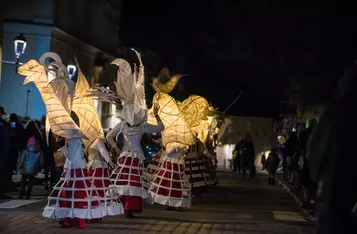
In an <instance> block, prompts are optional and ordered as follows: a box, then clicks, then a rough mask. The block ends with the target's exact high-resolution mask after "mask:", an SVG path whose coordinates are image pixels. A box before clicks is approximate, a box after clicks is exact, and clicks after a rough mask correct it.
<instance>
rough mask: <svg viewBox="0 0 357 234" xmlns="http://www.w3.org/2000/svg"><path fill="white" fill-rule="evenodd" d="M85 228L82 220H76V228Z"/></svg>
mask: <svg viewBox="0 0 357 234" xmlns="http://www.w3.org/2000/svg"><path fill="white" fill-rule="evenodd" d="M85 227H86V224H85V222H84V219H76V228H80V229H84V228H85Z"/></svg>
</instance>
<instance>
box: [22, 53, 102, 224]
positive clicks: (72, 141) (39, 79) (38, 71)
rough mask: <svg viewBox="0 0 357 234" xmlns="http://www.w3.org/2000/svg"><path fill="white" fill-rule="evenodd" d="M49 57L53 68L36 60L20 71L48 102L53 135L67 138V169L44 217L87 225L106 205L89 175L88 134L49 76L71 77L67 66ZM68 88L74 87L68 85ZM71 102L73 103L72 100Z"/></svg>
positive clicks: (57, 185)
mask: <svg viewBox="0 0 357 234" xmlns="http://www.w3.org/2000/svg"><path fill="white" fill-rule="evenodd" d="M54 55H56V54H54ZM44 56H46V55H44ZM49 57H51V58H53V59H55V61H54V62H52V63H50V65H51V66H52V70H49V69H46V67H45V66H44V65H41V64H39V63H38V62H37V61H35V60H30V61H29V62H27V63H25V64H24V65H22V66H21V67H19V74H21V75H23V76H26V78H25V81H24V84H27V83H29V82H34V84H35V85H36V87H37V89H38V90H39V92H40V94H41V96H42V99H43V101H44V103H45V105H46V109H47V119H48V121H49V125H50V127H51V130H52V132H53V134H55V135H57V136H59V137H62V138H64V139H65V140H66V145H65V146H64V147H63V150H62V151H63V154H64V156H65V157H66V163H65V166H64V172H63V174H62V176H61V179H60V182H58V183H57V184H56V185H55V186H54V188H53V191H52V193H51V194H50V196H49V198H48V204H47V206H46V207H45V209H44V211H43V216H44V217H47V218H53V219H60V224H61V225H62V226H65V227H69V226H76V227H78V228H84V227H85V223H84V219H87V218H89V219H91V218H102V217H103V214H104V212H103V208H102V207H101V206H99V203H100V201H99V200H98V196H96V194H94V193H95V190H93V188H92V187H91V183H90V179H89V177H88V174H87V168H86V167H87V165H86V162H85V159H84V151H83V146H82V144H83V143H82V139H85V138H86V136H85V135H84V134H83V133H82V132H81V131H80V129H79V127H78V126H77V125H76V123H75V122H74V121H73V119H72V118H71V117H70V114H69V112H68V110H67V109H66V108H65V107H64V105H63V104H62V102H61V100H60V99H59V98H58V97H57V96H56V95H55V92H54V91H53V89H52V87H51V86H50V85H49V82H48V78H47V75H46V73H47V72H55V73H56V77H57V78H56V79H67V77H68V75H67V69H66V67H65V66H64V65H63V64H62V62H61V60H60V58H59V56H58V55H56V56H49ZM40 60H41V59H40ZM68 88H70V87H69V86H67V89H68ZM67 91H68V90H67ZM72 93H73V92H72ZM66 94H68V92H67V93H66ZM66 99H67V97H66ZM67 100H69V101H70V100H73V98H72V97H69V98H68V99H67ZM69 104H70V105H71V103H69Z"/></svg>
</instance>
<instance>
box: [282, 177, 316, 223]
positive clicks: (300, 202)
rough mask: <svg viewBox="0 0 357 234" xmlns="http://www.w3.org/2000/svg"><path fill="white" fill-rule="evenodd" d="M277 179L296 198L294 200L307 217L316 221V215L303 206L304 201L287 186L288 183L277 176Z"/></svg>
mask: <svg viewBox="0 0 357 234" xmlns="http://www.w3.org/2000/svg"><path fill="white" fill-rule="evenodd" d="M275 180H276V181H278V182H279V183H280V185H281V186H282V187H283V188H284V189H285V190H286V191H287V192H288V193H289V195H290V196H291V197H292V198H293V199H294V202H295V203H296V204H297V205H298V206H299V208H300V210H301V211H302V212H303V213H304V214H305V215H306V217H307V218H308V219H309V220H311V221H316V217H314V216H312V215H311V214H310V212H309V211H308V210H306V209H304V208H302V205H303V204H304V203H303V202H302V201H301V200H300V199H299V198H298V197H297V196H296V195H295V194H294V193H293V192H292V191H291V189H290V188H289V187H288V186H286V184H285V183H284V182H283V181H281V180H280V179H278V178H276V177H275Z"/></svg>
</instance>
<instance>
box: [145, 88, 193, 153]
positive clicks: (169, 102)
mask: <svg viewBox="0 0 357 234" xmlns="http://www.w3.org/2000/svg"><path fill="white" fill-rule="evenodd" d="M153 103H154V104H158V105H159V113H158V115H159V116H160V119H161V121H162V123H163V125H164V127H165V130H164V131H162V132H161V136H162V144H163V146H167V145H168V144H171V145H172V143H177V144H182V145H187V146H190V145H192V144H194V143H195V133H194V132H193V131H192V130H191V129H190V127H189V126H188V124H187V123H186V121H185V119H184V118H183V115H182V113H181V111H180V109H179V107H178V106H177V104H176V101H175V99H173V98H172V97H171V96H169V95H168V94H166V93H157V94H155V96H154V100H153ZM152 113H153V109H152V108H151V109H150V110H149V115H148V123H149V124H153V125H157V122H156V119H155V118H154V116H153V115H152Z"/></svg>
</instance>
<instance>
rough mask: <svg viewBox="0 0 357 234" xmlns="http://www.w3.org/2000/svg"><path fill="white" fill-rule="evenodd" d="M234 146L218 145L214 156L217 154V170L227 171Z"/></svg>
mask: <svg viewBox="0 0 357 234" xmlns="http://www.w3.org/2000/svg"><path fill="white" fill-rule="evenodd" d="M234 147H235V145H234V144H225V145H219V146H217V148H216V154H217V160H218V163H217V167H218V168H219V169H227V170H228V169H229V161H228V160H230V159H232V153H233V149H234Z"/></svg>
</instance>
